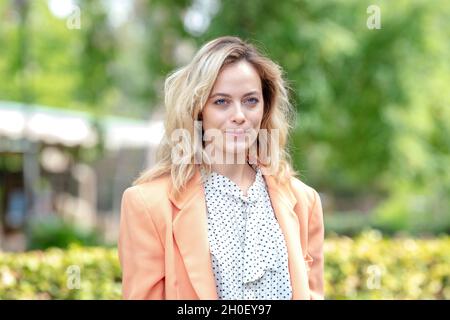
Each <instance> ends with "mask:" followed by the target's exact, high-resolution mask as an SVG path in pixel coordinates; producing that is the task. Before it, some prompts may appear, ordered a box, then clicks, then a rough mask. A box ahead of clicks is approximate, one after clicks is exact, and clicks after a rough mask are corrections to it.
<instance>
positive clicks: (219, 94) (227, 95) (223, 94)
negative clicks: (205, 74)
mask: <svg viewBox="0 0 450 320" xmlns="http://www.w3.org/2000/svg"><path fill="white" fill-rule="evenodd" d="M252 94H259V92H258V91H250V92H247V93H246V94H244V95H243V97H247V96H251V95H252ZM215 96H223V97H228V98H231V95H229V94H227V93H221V92H217V93H214V94H213V95H212V96H211V97H209V98H210V99H212V98H214V97H215Z"/></svg>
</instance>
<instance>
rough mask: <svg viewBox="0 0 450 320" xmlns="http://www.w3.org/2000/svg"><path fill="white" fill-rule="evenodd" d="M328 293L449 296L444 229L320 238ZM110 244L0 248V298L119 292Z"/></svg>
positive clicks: (449, 241) (449, 253) (449, 239)
mask: <svg viewBox="0 0 450 320" xmlns="http://www.w3.org/2000/svg"><path fill="white" fill-rule="evenodd" d="M324 251H325V294H326V298H327V299H450V236H448V235H443V236H440V237H438V238H433V239H411V238H392V239H386V238H383V237H382V236H381V234H380V233H379V232H377V231H375V230H371V231H367V232H364V233H363V234H361V235H359V236H357V237H356V238H354V239H352V238H347V237H337V236H332V237H328V238H327V239H326V241H325V247H324ZM120 281H121V271H120V266H119V263H118V258H117V249H115V248H97V247H96V248H84V247H80V246H71V247H70V248H69V249H67V250H62V249H56V248H52V249H48V250H46V251H30V252H25V253H0V299H120V298H121V283H120Z"/></svg>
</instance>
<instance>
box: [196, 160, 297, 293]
mask: <svg viewBox="0 0 450 320" xmlns="http://www.w3.org/2000/svg"><path fill="white" fill-rule="evenodd" d="M254 168H255V169H256V178H255V181H254V182H253V184H252V185H251V186H250V188H249V189H248V191H247V196H244V194H243V192H242V191H241V189H240V188H239V187H238V186H237V185H236V184H235V183H234V182H233V181H231V180H230V179H228V178H227V177H225V176H223V175H220V174H218V173H216V172H214V171H213V172H211V173H210V174H207V173H206V172H205V171H204V170H203V169H202V175H203V178H204V180H203V181H204V189H205V195H206V206H207V214H208V220H207V221H208V240H209V244H210V252H211V260H212V267H213V272H214V276H215V280H216V289H217V294H218V297H219V299H252V300H257V299H268V300H270V299H291V297H292V287H291V283H290V276H289V269H288V257H287V248H286V243H285V239H284V235H283V233H282V231H281V229H280V226H279V225H278V222H277V220H276V217H275V214H274V211H273V208H272V205H271V202H270V198H269V194H268V192H267V188H266V183H265V180H264V178H263V176H262V173H261V171H260V169H259V168H258V167H254Z"/></svg>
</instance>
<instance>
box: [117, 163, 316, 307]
mask: <svg viewBox="0 0 450 320" xmlns="http://www.w3.org/2000/svg"><path fill="white" fill-rule="evenodd" d="M261 170H262V173H263V174H264V168H261ZM263 177H264V178H265V181H266V184H267V186H268V193H269V196H270V199H271V202H272V206H273V209H274V212H275V215H276V218H277V220H278V223H279V225H280V227H281V230H282V231H283V234H284V236H285V239H286V245H287V250H288V265H289V272H290V277H291V285H292V298H293V299H324V289H323V282H324V279H323V269H324V258H323V241H324V226H323V214H322V205H321V201H320V198H319V195H318V193H317V192H316V191H315V190H314V189H313V188H311V187H309V186H307V185H306V184H304V183H303V182H301V181H300V180H298V179H296V178H291V181H290V183H285V184H277V183H276V181H275V179H274V177H272V176H270V175H263ZM170 181H171V179H170V175H168V174H166V175H163V176H161V177H159V178H156V179H153V180H152V181H150V182H147V183H144V184H140V185H137V186H133V187H130V188H128V189H127V190H125V192H124V194H123V198H122V207H121V219H120V235H119V243H118V252H119V260H120V265H121V268H122V292H123V298H124V299H159V300H162V299H170V300H175V299H184V300H193V299H202V300H214V299H218V297H217V292H216V284H215V280H214V274H213V270H212V263H211V256H210V251H209V241H208V234H207V214H206V210H207V209H206V202H205V194H204V189H203V186H202V184H201V173H200V170H199V168H198V166H197V168H196V171H195V174H194V176H193V178H191V179H190V180H189V182H188V184H187V188H185V189H184V190H185V191H184V192H182V193H181V194H180V196H179V197H177V198H175V197H174V195H173V192H172V187H171V183H170Z"/></svg>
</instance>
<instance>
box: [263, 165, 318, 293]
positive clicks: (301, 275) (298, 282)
mask: <svg viewBox="0 0 450 320" xmlns="http://www.w3.org/2000/svg"><path fill="white" fill-rule="evenodd" d="M262 172H263V173H264V170H263V171H262ZM264 178H265V180H266V184H267V189H268V193H269V196H270V200H271V202H272V207H273V210H274V212H275V216H276V218H277V221H278V224H279V225H280V228H281V230H282V232H283V234H284V238H285V240H286V247H287V251H288V265H289V274H290V277H291V286H292V299H294V300H297V299H309V298H310V296H309V285H308V283H307V282H305V280H306V281H308V274H307V270H306V264H305V260H304V259H303V250H302V246H301V238H300V223H299V220H298V216H297V214H296V213H295V211H294V207H295V205H296V203H297V199H296V197H295V196H294V194H293V193H292V190H291V189H290V187H289V185H288V184H278V183H277V182H276V180H275V178H274V177H273V176H272V175H264Z"/></svg>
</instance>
